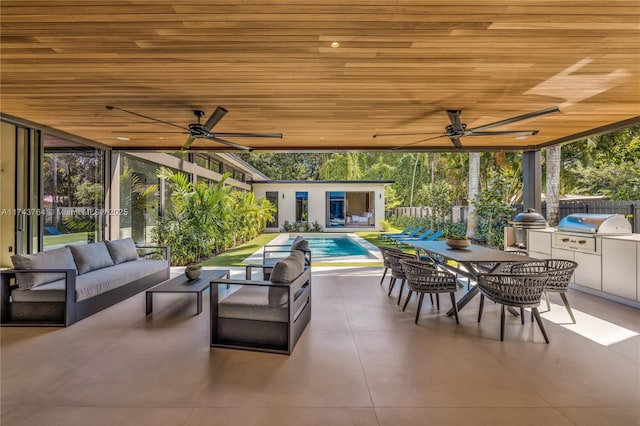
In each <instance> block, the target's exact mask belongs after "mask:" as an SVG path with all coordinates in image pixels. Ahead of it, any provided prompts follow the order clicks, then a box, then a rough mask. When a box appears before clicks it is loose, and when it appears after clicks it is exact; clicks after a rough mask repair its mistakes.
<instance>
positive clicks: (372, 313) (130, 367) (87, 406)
mask: <svg viewBox="0 0 640 426" xmlns="http://www.w3.org/2000/svg"><path fill="white" fill-rule="evenodd" d="M381 271H382V269H381V268H331V269H329V268H315V269H314V273H313V308H312V309H313V310H312V313H313V315H312V320H311V322H310V324H309V326H308V328H307V330H306V331H305V333H304V334H303V336H302V338H301V340H300V342H299V343H298V345H297V347H296V349H295V351H294V353H293V354H292V355H291V356H290V357H287V356H283V355H273V354H265V353H258V352H248V351H235V350H224V349H212V348H210V347H209V313H208V304H205V305H206V306H205V310H204V312H203V313H202V314H201V315H199V316H195V310H196V307H195V298H194V297H193V296H192V295H180V294H166V295H160V296H158V297H157V298H155V300H154V311H153V314H151V315H149V316H148V317H147V316H145V307H144V306H145V302H144V294H138V295H136V296H135V297H132V298H130V299H128V300H126V301H124V302H121V303H119V304H117V305H116V306H113V307H111V308H109V309H106V310H105V311H102V312H100V313H98V314H96V315H94V316H92V317H90V318H88V319H85V320H83V321H80V322H79V323H77V324H74V325H73V326H71V327H69V328H64V329H54V328H49V329H47V328H2V329H1V331H0V332H1V347H0V355H1V376H0V380H1V388H0V393H1V402H2V418H1V423H2V425H4V426H10V425H43V424H47V425H83V426H84V425H86V424H91V425H92V426H102V425H105V426H106V425H109V426H111V425H115V424H118V425H120V424H122V425H124V424H131V425H154V426H155V425H188V426H195V425H214V426H217V425H233V426H239V425H242V426H245V425H248V426H252V425H260V426H262V425H279V426H282V425H284V426H287V425H303V426H307V425H323V426H325V425H337V426H341V425H393V426H408V425H426V424H429V425H483V424H486V425H510V426H514V425H545V426H551V425H620V426H621V425H635V426H637V425H638V424H640V368H639V366H640V311H638V310H636V309H633V308H629V307H626V306H623V305H618V304H615V303H612V302H609V301H606V300H602V299H599V298H596V297H593V296H589V295H586V294H582V293H579V292H575V291H574V292H570V293H569V300H570V301H571V302H572V305H573V307H574V312H575V314H576V317H577V320H578V324H577V325H573V324H571V323H570V322H569V318H568V315H567V313H566V311H565V310H564V308H563V307H562V306H559V305H558V303H559V298H558V299H554V298H553V296H552V302H555V304H553V305H552V310H551V312H549V313H545V314H543V317H544V318H545V327H546V328H547V331H548V332H549V336H550V338H551V343H550V344H549V345H546V344H544V340H543V338H542V336H541V334H540V331H539V330H538V328H537V326H535V325H534V324H532V323H530V322H529V321H528V315H527V321H526V323H525V325H524V326H522V325H520V320H519V319H518V318H514V317H510V318H508V319H507V326H506V333H505V341H504V342H500V340H499V306H498V305H494V304H492V303H488V304H486V305H485V312H484V315H483V319H482V323H481V324H478V323H477V321H476V317H477V307H478V298H476V299H474V300H473V301H472V302H471V303H470V304H469V305H467V306H466V307H465V309H463V310H462V311H461V313H460V325H458V326H456V324H455V320H454V319H453V318H449V317H447V316H446V315H444V312H446V310H448V309H449V307H450V302H449V300H448V297H442V298H441V301H442V309H441V313H440V314H438V313H437V311H436V310H435V308H433V309H432V307H431V305H430V304H429V302H428V301H427V300H425V305H424V307H423V309H422V315H421V318H420V323H419V324H418V325H415V324H414V322H413V319H414V314H415V308H416V305H415V300H416V298H414V300H413V301H412V302H411V303H410V304H409V306H408V307H407V311H406V312H402V311H401V308H400V307H398V306H397V305H396V300H397V292H396V291H394V293H393V295H392V297H387V294H386V293H387V291H386V289H387V280H385V285H384V286H383V287H381V286H380V285H379V280H380V274H381ZM242 273H243V271H241V270H240V269H238V268H235V269H234V275H237V276H241V275H242ZM463 292H464V290H460V292H459V293H460V294H459V295H458V297H459V296H461V295H462V293H463ZM427 299H428V298H427ZM542 310H544V306H543V307H542Z"/></svg>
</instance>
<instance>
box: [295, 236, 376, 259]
mask: <svg viewBox="0 0 640 426" xmlns="http://www.w3.org/2000/svg"><path fill="white" fill-rule="evenodd" d="M293 240H294V237H290V238H289V239H288V240H287V242H286V243H285V244H287V245H289V244H292V243H293ZM305 240H307V241H308V242H309V249H310V250H311V253H312V255H313V257H314V258H316V257H345V256H348V257H351V256H366V257H369V252H368V251H367V250H365V249H364V248H363V247H362V246H361V245H360V244H358V243H356V242H355V241H353V240H352V239H351V238H349V237H347V236H346V235H335V236H334V235H331V236H326V237H305Z"/></svg>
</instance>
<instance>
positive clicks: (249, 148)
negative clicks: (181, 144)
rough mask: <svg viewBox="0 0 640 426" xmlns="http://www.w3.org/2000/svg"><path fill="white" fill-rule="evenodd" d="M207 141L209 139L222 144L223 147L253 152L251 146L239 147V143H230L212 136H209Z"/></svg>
mask: <svg viewBox="0 0 640 426" xmlns="http://www.w3.org/2000/svg"><path fill="white" fill-rule="evenodd" d="M205 139H209V140H212V141H215V142H218V143H221V144H223V145H226V146H228V147H231V148H235V149H239V150H242V151H249V152H251V151H253V148H252V147H250V146H244V145H238V144H237V143H233V142H229V141H226V140H224V139H220V138H218V137H215V136H212V135H210V136H207V137H206V138H205Z"/></svg>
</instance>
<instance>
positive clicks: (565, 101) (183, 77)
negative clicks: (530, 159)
mask: <svg viewBox="0 0 640 426" xmlns="http://www.w3.org/2000/svg"><path fill="white" fill-rule="evenodd" d="M1 28H2V34H1V37H2V46H1V47H2V58H1V65H2V70H1V71H2V74H1V78H2V90H1V101H2V104H1V111H2V113H3V114H6V115H10V116H14V117H19V118H22V119H25V120H30V121H33V122H37V123H40V124H43V125H46V126H50V127H52V128H55V129H59V130H62V131H64V132H68V133H70V134H73V135H78V136H81V137H83V138H87V139H90V140H94V141H97V142H100V143H102V144H105V145H108V146H112V147H122V148H125V147H127V148H167V149H175V148H179V147H181V146H182V144H183V143H184V142H185V140H186V137H187V135H185V134H181V133H170V132H172V130H177V131H178V132H179V129H175V128H172V127H170V126H166V125H162V124H154V123H152V122H150V121H149V120H146V119H143V118H141V117H137V116H133V115H130V114H126V113H124V112H122V111H119V110H117V109H115V110H109V109H106V108H105V106H106V105H114V106H117V107H120V108H124V109H127V110H131V111H134V112H137V113H140V114H144V115H147V116H151V117H155V118H158V119H160V120H163V121H167V122H171V123H175V124H177V125H180V126H186V125H188V124H189V123H192V122H194V121H195V117H194V115H193V110H194V109H198V110H203V111H205V117H204V118H205V119H206V118H207V117H208V116H209V115H210V114H211V113H212V112H213V111H214V109H215V108H216V107H217V106H223V107H225V108H226V109H227V110H228V111H229V113H228V114H227V115H226V116H225V117H224V118H223V119H222V120H221V121H220V122H219V123H218V124H217V125H216V126H215V129H214V130H215V131H216V132H223V133H229V132H281V133H283V135H284V137H283V139H260V138H251V139H249V138H227V139H228V140H232V141H233V142H237V143H240V144H245V145H251V146H252V147H255V148H256V149H265V150H294V151H302V150H373V149H391V148H394V147H401V146H404V145H406V144H409V143H411V142H415V141H416V140H419V139H424V138H427V137H430V136H433V135H429V134H427V135H414V136H398V137H384V138H373V135H374V134H376V133H383V132H400V133H402V132H413V133H421V132H425V133H429V132H430V133H434V134H435V135H437V134H440V133H442V132H444V130H445V126H446V125H448V124H450V121H449V118H448V116H447V113H446V110H448V109H459V110H461V111H462V114H461V118H462V122H463V123H466V124H467V126H468V127H470V128H471V127H476V126H480V125H483V124H487V123H491V122H494V121H498V120H502V119H506V118H509V117H513V116H518V115H521V114H526V113H529V112H532V111H537V110H541V109H544V108H549V107H553V106H558V107H559V108H560V112H559V113H554V114H548V115H545V116H542V117H538V118H535V119H531V120H526V121H520V122H518V123H514V124H510V125H505V126H500V127H496V128H493V129H491V130H501V131H502V130H522V129H537V130H540V132H539V133H538V134H537V135H535V136H530V137H529V138H527V139H515V138H514V137H513V136H499V137H463V138H461V142H462V146H463V149H466V150H487V149H531V148H536V147H542V146H545V144H549V143H554V142H557V141H559V140H563V139H565V138H567V137H570V136H572V135H576V134H580V133H582V132H586V131H589V130H590V129H594V128H599V127H601V126H608V125H611V124H613V123H618V122H621V121H625V120H627V121H629V120H631V121H632V122H633V121H634V120H637V119H638V116H640V3H638V1H637V0H598V1H589V0H462V1H458V0H437V1H429V0H421V1H419V0H411V1H402V0H393V1H387V0H339V1H338V0H330V1H327V0H308V1H303V0H280V1H267V0H261V1H251V2H248V1H246V0H222V1H215V2H214V1H203V0H198V1H195V0H184V1H182V0H172V1H169V0H160V1H151V0H139V1H138V0H131V1H124V0H103V1H100V2H97V1H95V0H2V3H1ZM333 42H337V43H339V45H340V46H339V47H331V44H332V43H333ZM165 132H166V133H165ZM118 136H125V137H128V138H129V139H130V140H129V141H120V140H118V139H116V137H118ZM192 148H193V149H225V147H224V146H223V145H220V144H218V143H216V142H214V141H210V140H203V139H201V140H197V141H196V142H195V143H194V144H193V145H192ZM452 148H453V144H452V142H451V141H450V140H449V138H447V137H441V138H437V139H432V140H429V141H425V142H423V143H419V144H416V145H412V146H411V149H424V150H430V149H433V150H449V149H452Z"/></svg>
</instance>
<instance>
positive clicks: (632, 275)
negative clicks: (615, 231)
mask: <svg viewBox="0 0 640 426" xmlns="http://www.w3.org/2000/svg"><path fill="white" fill-rule="evenodd" d="M561 233H562V232H559V231H556V229H555V228H545V229H532V230H529V231H528V236H527V240H528V243H529V244H528V248H527V249H528V253H529V256H531V257H536V258H539V259H550V258H560V259H567V260H574V261H575V262H577V263H578V268H577V269H576V272H575V274H574V277H573V280H572V282H571V285H570V287H571V288H573V289H576V290H580V291H583V292H587V293H590V294H593V295H596V296H599V297H603V298H606V299H609V300H612V301H615V302H618V303H623V304H625V305H628V306H633V307H635V308H640V234H627V235H598V236H596V237H595V238H596V241H595V247H594V249H593V250H587V249H586V248H582V247H580V248H575V247H568V246H560V245H558V242H557V237H558V235H557V234H561Z"/></svg>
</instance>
